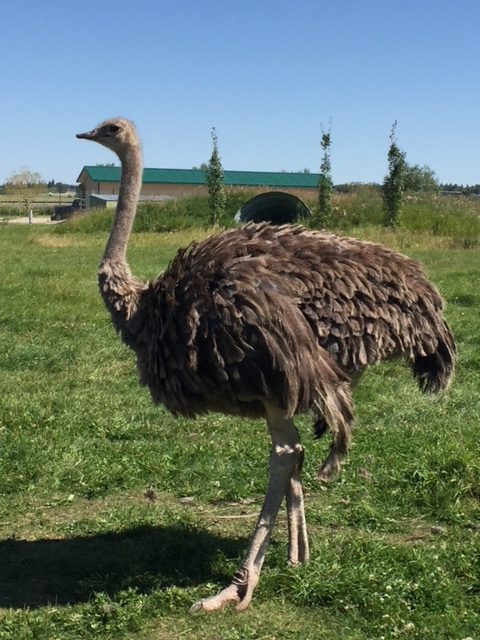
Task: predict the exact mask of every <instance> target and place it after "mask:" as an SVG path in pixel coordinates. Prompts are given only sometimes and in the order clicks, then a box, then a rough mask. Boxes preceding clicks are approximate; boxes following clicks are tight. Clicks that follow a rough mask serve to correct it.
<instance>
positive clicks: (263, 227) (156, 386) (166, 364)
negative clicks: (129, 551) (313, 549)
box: [77, 119, 455, 611]
mask: <svg viewBox="0 0 480 640" xmlns="http://www.w3.org/2000/svg"><path fill="white" fill-rule="evenodd" d="M77 137H79V138H85V139H88V140H94V141H96V142H99V143H100V144H103V145H104V146H106V147H108V148H110V149H111V150H112V151H114V152H115V153H116V154H117V155H118V157H119V158H120V161H121V164H122V179H121V186H120V194H119V198H118V204H117V210H116V213H115V219H114V223H113V227H112V231H111V233H110V237H109V240H108V243H107V246H106V249H105V253H104V255H103V258H102V261H101V263H100V267H99V272H98V279H99V285H100V291H101V295H102V297H103V299H104V301H105V304H106V306H107V308H108V310H109V311H110V314H111V316H112V320H113V324H114V326H115V328H116V329H117V331H118V332H119V333H120V335H121V336H122V338H123V340H124V341H125V342H126V344H127V345H128V346H129V347H131V348H132V349H133V351H134V352H135V353H136V356H137V363H138V370H139V374H140V380H141V382H142V384H144V385H146V386H148V387H149V389H150V392H151V395H152V398H153V400H154V401H155V402H156V403H161V404H163V405H165V406H166V407H167V409H169V410H170V411H171V412H172V413H173V414H182V415H187V416H195V415H197V414H201V413H205V412H208V411H221V412H224V413H227V414H233V415H239V416H251V417H256V418H265V419H266V421H267V424H268V428H269V431H270V436H271V440H272V450H271V455H270V475H269V483H268V488H267V493H266V496H265V501H264V504H263V507H262V510H261V513H260V517H259V519H258V522H257V525H256V528H255V531H254V534H253V538H252V540H251V544H250V548H249V550H248V552H247V555H246V557H245V559H244V561H243V563H242V565H241V567H240V569H239V570H238V571H237V572H236V573H235V575H234V577H233V579H232V582H231V584H230V585H229V586H228V587H226V588H225V589H223V590H222V591H220V593H219V594H217V595H216V596H213V597H211V598H207V599H205V600H201V601H200V602H198V603H196V604H195V605H194V606H193V609H194V610H196V609H203V610H206V611H212V610H214V609H218V608H221V607H223V606H225V605H226V604H228V603H229V602H233V603H235V604H236V607H237V609H239V610H241V609H245V608H246V607H247V606H248V604H249V603H250V600H251V598H252V593H253V590H254V588H255V586H256V584H257V582H258V579H259V576H260V571H261V567H262V564H263V561H264V558H265V553H266V548H267V545H268V541H269V538H270V535H271V532H272V529H273V526H274V522H275V518H276V516H277V513H278V510H279V507H280V504H281V502H282V500H283V498H284V497H285V498H286V505H287V518H288V530H289V560H290V562H291V563H292V564H297V563H299V562H304V561H306V560H307V559H308V555H309V552H308V540H307V531H306V523H305V515H304V504H303V493H302V485H301V479H300V473H301V467H302V462H303V449H302V446H301V444H300V440H299V436H298V432H297V430H296V428H295V425H294V423H293V417H294V416H295V415H296V414H298V413H302V412H306V411H309V412H311V413H312V414H313V418H314V428H315V431H316V434H317V435H318V436H320V435H322V434H323V433H324V432H325V431H326V430H327V429H330V431H331V432H332V446H331V449H330V452H329V455H328V457H327V459H326V460H325V462H324V463H323V466H322V467H321V469H320V471H319V478H320V479H321V480H327V479H329V478H330V477H331V476H332V475H333V474H334V473H335V472H337V471H338V470H339V468H340V462H341V459H342V457H343V456H344V455H345V453H346V452H347V449H348V446H349V442H350V433H351V425H352V399H351V386H352V382H353V381H354V380H355V379H356V378H357V376H358V375H359V374H360V373H361V372H362V371H363V370H364V369H365V368H366V367H367V366H369V365H372V364H374V363H376V362H378V361H380V360H386V359H391V358H395V357H403V358H404V359H406V360H407V361H408V362H409V363H410V365H411V367H412V370H413V373H414V375H415V376H416V377H417V379H418V383H419V385H420V387H421V388H422V390H424V391H431V392H437V391H441V390H443V389H445V388H446V387H447V386H448V384H449V382H450V379H451V377H452V375H453V369H454V361H455V343H454V339H453V336H452V333H451V331H450V329H449V327H448V325H447V323H446V322H445V319H444V317H443V312H442V309H443V301H442V299H441V297H440V295H439V294H438V292H437V290H436V288H435V287H434V286H433V285H432V284H431V283H430V282H429V281H428V280H427V278H426V276H425V274H424V272H423V270H422V268H421V267H420V265H419V264H418V263H416V262H415V261H413V260H410V259H409V258H407V257H405V256H402V255H400V254H398V253H396V252H394V251H391V250H389V249H387V248H385V247H382V246H380V245H376V244H372V243H368V242H361V241H358V240H354V239H349V238H340V237H337V236H335V235H333V234H329V233H321V232H318V231H309V230H306V229H304V228H302V227H298V226H288V225H285V226H280V227H274V226H270V225H268V224H248V225H247V226H245V227H242V228H237V229H234V230H229V231H225V232H222V233H219V234H217V235H213V236H211V237H209V238H207V239H206V240H204V241H203V242H201V243H199V244H196V243H193V244H192V245H190V246H189V247H188V248H186V249H182V250H180V251H179V252H178V253H177V255H176V257H175V258H174V260H173V261H172V263H171V264H170V266H169V267H168V268H167V270H166V271H165V272H164V273H163V274H161V275H160V276H159V278H158V279H157V280H156V281H154V282H141V281H139V280H137V279H136V278H134V277H133V276H132V274H131V272H130V269H129V267H128V264H127V261H126V248H127V241H128V238H129V235H130V232H131V229H132V224H133V219H134V216H135V211H136V206H137V201H138V195H139V192H140V187H141V181H142V153H141V146H140V142H139V138H138V136H137V133H136V130H135V127H134V126H133V124H132V123H131V122H129V121H127V120H122V119H115V120H110V121H107V122H104V123H102V124H101V125H99V126H98V127H97V128H96V129H94V130H92V131H90V132H88V133H84V134H78V136H77Z"/></svg>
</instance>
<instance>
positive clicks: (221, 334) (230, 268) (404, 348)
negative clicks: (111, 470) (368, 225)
mask: <svg viewBox="0 0 480 640" xmlns="http://www.w3.org/2000/svg"><path fill="white" fill-rule="evenodd" d="M104 286H105V285H104ZM122 300H124V301H125V305H126V306H125V309H123V312H122V313H120V311H121V310H122V309H121V308H120V311H118V310H117V312H116V313H117V317H118V320H116V319H115V314H114V322H116V324H117V328H118V330H119V331H120V332H121V333H122V335H123V337H124V339H125V341H126V342H127V343H128V345H129V346H130V347H132V348H133V350H134V351H135V352H136V354H137V359H138V368H139V372H140V379H141V382H142V383H143V384H145V385H147V386H148V387H149V389H150V392H151V394H152V398H153V399H154V401H155V402H157V403H162V404H164V405H165V406H166V407H167V408H168V409H169V410H170V411H171V412H173V413H174V414H185V415H188V416H193V415H196V414H199V413H204V412H207V411H211V410H216V411H222V412H225V413H230V414H236V415H242V416H253V417H261V416H264V415H265V409H264V406H265V403H274V404H277V405H278V406H279V407H282V408H284V409H285V410H286V412H287V413H288V415H294V414H296V413H300V412H305V411H308V410H310V411H312V412H313V414H314V415H315V416H316V418H315V420H316V422H317V424H320V423H322V414H323V413H324V412H325V404H326V402H328V404H329V406H332V403H333V404H334V405H338V406H336V411H334V412H332V411H330V414H331V415H330V418H331V419H332V415H333V416H337V418H334V419H333V420H334V422H335V420H337V421H339V424H338V425H337V424H332V425H330V426H331V428H332V430H333V432H334V434H335V433H337V432H339V430H340V431H341V430H342V429H343V430H346V431H348V432H349V429H350V422H351V398H350V390H349V384H348V382H349V379H350V378H351V377H352V376H353V375H355V374H357V373H359V372H361V371H362V370H363V369H365V368H366V367H367V366H369V365H372V364H374V363H376V362H379V361H381V360H387V359H391V358H395V357H404V358H405V359H406V360H407V361H408V362H409V363H410V364H411V366H412V368H413V370H414V373H415V375H416V376H417V378H418V380H419V384H420V386H421V387H422V388H423V389H424V390H426V391H438V390H440V389H443V388H445V387H446V386H447V385H448V382H449V380H450V378H451V375H452V372H453V366H454V359H455V343H454V340H453V337H452V334H451V331H450V329H449V327H448V325H447V324H446V322H445V320H444V317H443V301H442V299H441V297H440V295H439V293H438V291H437V290H436V288H435V287H434V286H433V285H432V284H431V283H430V282H429V281H428V279H427V278H426V276H425V274H424V272H423V270H422V268H421V266H420V265H419V264H418V263H417V262H415V261H414V260H411V259H409V258H407V257H405V256H403V255H400V254H399V253H397V252H394V251H391V250H389V249H387V248H385V247H383V246H380V245H377V244H372V243H368V242H361V241H358V240H354V239H351V238H341V237H338V236H335V235H333V234H329V233H321V232H317V231H309V230H306V229H304V228H302V227H295V226H288V225H286V226H281V227H274V226H271V225H267V224H250V225H247V226H246V227H243V228H240V229H234V230H230V231H225V232H223V233H220V234H217V235H214V236H211V237H210V238H208V239H207V240H205V241H203V242H202V243H200V244H196V243H194V244H192V245H190V246H189V247H188V248H186V249H183V250H180V251H179V252H178V254H177V256H176V257H175V259H174V260H173V261H172V263H171V264H170V266H169V267H168V269H167V270H166V271H165V273H163V274H162V275H161V276H160V277H159V278H158V279H157V280H156V281H155V282H152V283H150V284H148V285H143V288H142V287H140V288H139V285H138V284H137V283H136V282H133V286H132V293H131V295H130V296H129V295H124V296H123V298H122ZM131 300H135V304H134V305H133V306H132V303H131ZM109 306H110V308H112V307H113V308H118V307H119V300H118V294H117V292H116V290H113V293H111V300H110V303H109ZM340 388H341V389H342V390H343V393H342V394H339V393H338V389H340ZM319 431H321V429H319V428H317V432H319ZM348 440H349V436H347V437H346V441H347V443H348Z"/></svg>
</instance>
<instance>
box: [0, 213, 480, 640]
mask: <svg viewBox="0 0 480 640" xmlns="http://www.w3.org/2000/svg"><path fill="white" fill-rule="evenodd" d="M204 233H205V232H194V231H189V232H184V233H182V234H175V233H173V234H136V235H134V237H133V238H132V242H131V248H130V252H129V256H130V262H131V265H132V269H133V271H134V273H135V274H137V275H139V276H144V277H154V276H156V275H157V273H158V271H160V270H161V269H163V268H164V267H165V266H166V264H167V263H168V261H169V259H170V258H171V257H172V256H173V254H174V252H175V249H176V247H178V246H179V245H181V244H185V242H188V241H189V240H190V239H191V238H192V237H194V236H195V235H200V234H204ZM362 236H363V237H369V236H368V233H365V232H362ZM378 236H379V233H378V232H375V234H374V237H375V239H376V240H379V239H382V238H381V237H380V238H379V237H378ZM384 239H386V241H387V242H389V243H391V244H395V243H397V244H398V243H400V245H401V246H402V242H401V236H400V240H399V238H398V237H396V236H395V235H391V236H385V238H384ZM437 240H438V242H437ZM104 242H105V237H104V236H103V235H99V234H84V233H79V232H77V233H74V234H68V233H65V232H63V233H56V232H55V231H52V230H50V229H49V230H47V229H42V228H38V227H33V228H32V227H22V228H19V227H16V226H15V227H14V226H13V225H12V226H10V225H8V226H7V225H4V226H2V227H0V267H1V272H2V278H1V279H0V299H1V304H0V354H1V355H0V368H1V375H0V398H1V403H0V640H7V639H8V640H10V639H11V640H33V639H35V640H63V639H69V640H70V639H71V640H84V639H85V640H87V639H88V640H90V639H92V640H93V639H95V640H97V639H98V640H100V639H107V638H112V639H115V640H123V639H130V638H135V639H139V640H174V639H175V638H180V639H190V640H218V639H221V640H245V639H256V640H274V639H287V640H290V639H291V640H317V639H318V640H320V639H325V640H327V639H328V640H332V639H335V640H347V639H348V640H367V639H371V640H380V639H382V638H384V639H388V638H416V639H418V640H430V639H431V640H467V639H475V640H476V639H478V638H480V456H479V453H480V447H479V436H478V434H479V428H480V401H479V389H480V351H479V347H478V346H479V344H480V291H479V282H480V253H479V252H478V250H460V249H457V250H453V249H449V248H447V247H448V243H442V242H441V239H436V238H432V237H431V236H428V237H427V236H425V241H423V240H422V237H421V236H420V235H419V236H418V237H416V238H413V237H411V236H409V238H408V246H407V247H406V248H405V247H402V248H404V250H405V251H406V252H407V253H408V254H409V255H412V256H414V257H416V258H419V259H421V260H422V261H423V262H424V264H425V265H426V268H427V271H428V273H429V274H430V276H431V277H432V278H433V279H434V281H435V282H436V283H437V285H438V287H439V289H440V290H441V292H442V294H443V295H444V296H445V297H446V299H447V301H448V309H447V315H448V318H449V320H450V322H451V324H452V327H453V329H454V332H455V334H456V337H457V340H458V344H459V353H460V362H459V366H458V373H457V377H456V380H455V382H454V384H453V386H452V388H451V390H450V391H449V392H448V394H447V395H445V396H444V397H442V398H439V399H434V400H432V399H429V398H425V397H423V396H422V395H421V394H420V393H419V392H418V391H417V390H416V387H415V385H414V383H413V380H412V378H411V376H410V374H409V372H408V371H407V369H406V368H405V367H404V366H402V365H401V364H388V365H382V366H379V367H376V368H374V369H372V370H371V371H370V372H369V373H368V374H366V375H365V377H364V379H363V381H362V383H361V385H360V387H359V388H358V389H357V390H356V391H355V399H356V415H357V421H356V430H355V434H354V445H353V448H352V451H351V454H350V456H349V458H348V462H347V464H346V465H345V468H344V470H343V473H342V475H341V476H340V478H339V479H338V480H336V481H335V482H333V483H332V484H331V485H329V486H328V487H320V486H319V485H318V484H317V483H316V481H315V472H316V469H317V467H318V465H319V463H320V462H321V460H322V459H323V456H324V453H325V449H326V447H327V445H328V443H327V442H323V441H320V442H317V441H314V440H313V439H312V438H311V436H310V424H309V421H308V419H307V418H304V419H300V420H299V426H300V430H301V432H302V435H303V442H304V445H305V448H306V462H305V467H304V481H305V488H306V491H307V494H308V496H307V505H306V508H307V520H308V523H309V531H310V538H311V544H312V560H311V561H310V562H309V563H308V565H306V566H304V567H301V568H300V569H295V570H294V569H292V568H289V567H288V566H287V565H286V540H287V538H286V522H285V515H284V513H283V512H282V513H281V515H280V518H279V522H278V525H277V527H276V529H275V533H274V538H273V541H272V544H271V545H270V549H269V552H268V554H267V559H266V562H265V567H264V571H263V575H262V579H261V581H260V585H259V587H258V589H257V591H256V595H255V596H254V600H253V602H252V605H251V607H250V609H249V610H247V611H246V612H245V613H242V614H237V613H235V612H234V611H232V610H226V611H222V612H219V613H216V614H213V615H211V616H205V615H196V616H191V615H190V614H189V613H188V607H189V606H190V604H191V603H192V602H193V601H195V600H196V599H198V598H200V597H204V596H207V595H210V594H213V593H215V592H216V591H218V590H219V588H220V587H221V586H223V585H225V584H226V583H227V582H228V581H229V579H230V577H231V574H232V573H233V572H234V571H235V569H236V568H237V566H238V564H239V562H240V559H241V557H242V555H243V553H244V551H245V549H246V547H247V545H248V540H249V536H250V534H251V531H252V529H253V526H254V523H255V518H256V514H257V513H258V510H259V508H260V505H261V501H262V498H263V492H264V488H265V483H266V480H267V457H268V450H269V440H268V437H267V433H266V428H265V426H264V425H263V424H262V423H260V422H255V421H246V420H238V419H233V418H227V417H224V416H220V415H217V414H213V415H210V416H206V417H202V418H199V419H197V420H195V421H192V420H186V419H174V418H172V417H171V416H170V415H169V414H168V413H167V412H165V411H164V410H162V409H158V408H155V407H153V406H152V405H151V403H150V400H149V396H148V392H147V391H146V390H145V389H143V388H140V387H139V386H138V384H137V379H136V372H135V365H134V357H133V354H132V353H131V352H129V351H128V349H127V348H126V347H124V346H123V345H122V344H121V343H120V341H119V339H118V338H117V336H116V335H115V333H114V331H113V329H112V328H111V326H110V320H109V318H108V317H107V313H106V311H105V310H104V308H103V305H102V302H101V300H100V297H99V295H98V294H97V287H96V276H95V273H96V266H97V263H98V260H99V256H100V254H101V252H102V248H103V245H104Z"/></svg>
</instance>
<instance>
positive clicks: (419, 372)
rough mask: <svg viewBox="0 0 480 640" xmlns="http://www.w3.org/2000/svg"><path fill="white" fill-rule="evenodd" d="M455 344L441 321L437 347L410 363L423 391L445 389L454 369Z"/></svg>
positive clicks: (445, 325) (449, 331) (446, 326)
mask: <svg viewBox="0 0 480 640" xmlns="http://www.w3.org/2000/svg"><path fill="white" fill-rule="evenodd" d="M456 353H457V349H456V345H455V339H454V337H453V334H452V332H451V330H450V327H449V326H448V324H447V323H446V322H445V321H443V326H442V333H441V335H440V336H439V337H438V344H437V348H436V350H435V351H434V352H433V353H430V354H428V355H426V356H417V357H416V358H415V360H414V362H413V363H412V369H413V375H414V376H415V378H416V379H417V382H418V386H419V387H420V389H421V390H422V391H423V392H424V393H440V392H441V391H445V389H447V388H448V386H449V385H450V382H451V381H452V378H453V374H454V371H455V361H456Z"/></svg>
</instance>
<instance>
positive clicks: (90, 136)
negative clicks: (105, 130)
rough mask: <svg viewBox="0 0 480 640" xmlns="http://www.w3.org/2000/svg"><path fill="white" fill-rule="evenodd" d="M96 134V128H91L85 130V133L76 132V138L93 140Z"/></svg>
mask: <svg viewBox="0 0 480 640" xmlns="http://www.w3.org/2000/svg"><path fill="white" fill-rule="evenodd" d="M97 136H98V131H97V130H96V129H92V130H91V131H86V132H85V133H77V136H76V137H77V138H80V139H81V140H95V138H96V137H97Z"/></svg>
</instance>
